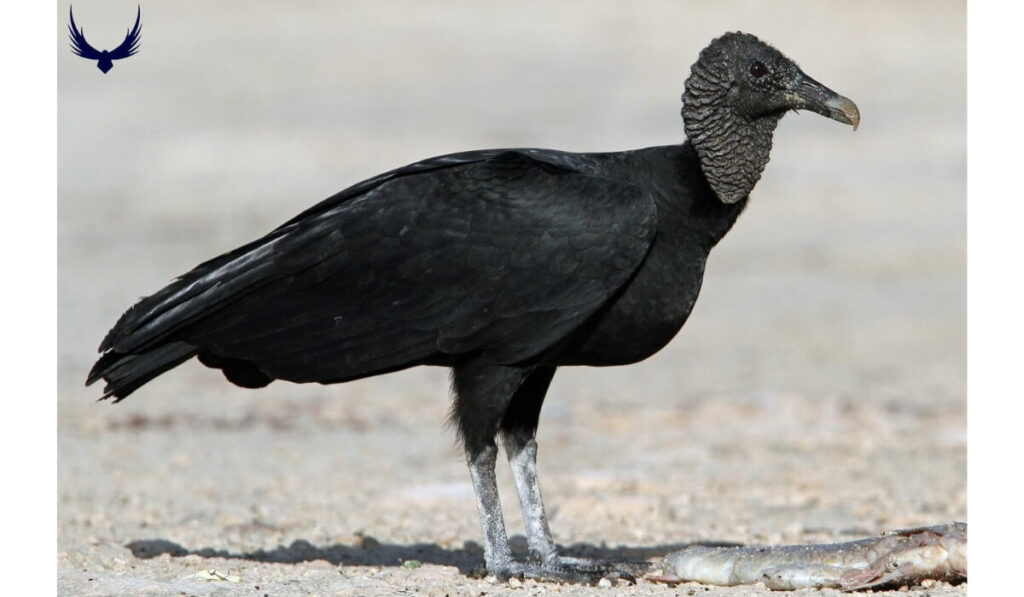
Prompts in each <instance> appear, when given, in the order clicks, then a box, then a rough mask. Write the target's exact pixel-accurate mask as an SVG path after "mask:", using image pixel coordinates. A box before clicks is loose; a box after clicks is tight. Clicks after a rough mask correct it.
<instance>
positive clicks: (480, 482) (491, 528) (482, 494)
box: [468, 443, 512, 574]
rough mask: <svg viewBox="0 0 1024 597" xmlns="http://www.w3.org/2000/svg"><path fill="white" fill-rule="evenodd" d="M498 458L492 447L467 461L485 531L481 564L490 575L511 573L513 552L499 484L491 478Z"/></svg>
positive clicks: (481, 522) (495, 447) (496, 450)
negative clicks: (483, 563) (506, 529)
mask: <svg viewBox="0 0 1024 597" xmlns="http://www.w3.org/2000/svg"><path fill="white" fill-rule="evenodd" d="M497 454H498V448H497V446H495V445H494V444H493V443H492V444H491V445H490V446H488V447H486V448H484V449H483V450H482V451H480V453H479V454H476V455H475V456H471V457H469V458H468V460H469V475H470V477H471V478H472V479H473V491H475V492H476V506H477V509H478V510H479V511H480V526H481V527H483V531H484V562H486V564H487V569H488V570H489V571H491V572H493V573H495V574H500V572H501V571H503V570H511V567H512V552H511V550H510V549H509V546H508V536H507V535H506V534H505V520H504V518H503V517H502V514H501V500H500V499H498V483H497V480H496V479H495V477H494V464H495V462H496V461H497Z"/></svg>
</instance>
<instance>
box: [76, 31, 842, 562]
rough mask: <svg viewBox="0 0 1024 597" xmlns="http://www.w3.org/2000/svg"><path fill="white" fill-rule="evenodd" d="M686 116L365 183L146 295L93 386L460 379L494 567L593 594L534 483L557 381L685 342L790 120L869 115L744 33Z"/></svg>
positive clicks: (700, 72)
mask: <svg viewBox="0 0 1024 597" xmlns="http://www.w3.org/2000/svg"><path fill="white" fill-rule="evenodd" d="M682 102H683V107H682V116H683V121H684V127H685V130H686V135H687V140H685V141H684V142H683V143H681V144H678V145H668V146H661V147H649V148H645V149H637V150H631V151H620V152H610V153H568V152H563V151H554V150H549V149H492V150H483V151H469V152H465V153H456V154H451V155H444V156H440V157H434V158H429V159H426V160H423V161H420V162H416V163H413V164H410V165H407V166H404V167H401V168H398V169H396V170H391V171H390V172H385V173H383V174H380V175H378V176H375V177H373V178H370V179H368V180H365V181H363V182H360V183H358V184H356V185H354V186H351V187H349V188H347V189H345V190H343V191H341V192H339V193H337V194H336V195H333V196H332V197H329V198H327V199H325V200H324V201H321V202H320V203H318V204H316V205H314V206H313V207H311V208H309V209H307V210H306V211H304V212H302V213H300V214H299V215H297V216H295V217H294V218H292V219H291V220H289V221H287V222H285V223H284V224H282V225H281V226H279V227H278V228H276V229H274V230H272V231H271V232H270V233H268V234H267V235H265V236H263V237H262V238H259V239H257V240H254V241H252V242H250V243H248V244H246V245H244V246H242V247H239V248H237V249H235V250H233V251H230V252H228V253H226V254H224V255H221V256H219V257H215V258H213V259H211V260H209V261H206V262H205V263H202V264H200V265H198V266H197V267H196V268H195V269H193V270H192V271H190V272H188V273H186V274H184V275H182V276H181V277H179V278H177V279H175V280H174V281H173V282H172V283H170V284H169V285H168V286H167V287H165V288H163V289H161V290H159V291H157V292H156V293H155V294H153V295H151V296H148V297H145V298H143V299H142V300H140V301H139V302H138V303H137V304H135V305H134V306H133V307H131V308H130V309H128V311H127V312H125V313H124V314H123V315H122V316H121V318H120V319H119V320H118V322H117V324H116V325H115V326H114V327H113V329H111V330H110V332H109V333H108V334H107V336H106V338H104V340H103V342H102V343H101V344H100V348H99V350H100V352H101V353H102V355H101V357H100V358H99V360H98V361H97V363H96V365H95V366H94V367H93V369H92V371H91V372H90V373H89V375H88V381H87V383H89V384H91V383H93V382H95V381H97V380H99V379H100V378H102V379H104V380H106V387H105V388H104V393H103V397H104V398H107V397H110V396H113V397H115V398H116V400H115V401H119V400H121V399H123V398H125V397H126V396H128V395H129V394H131V393H132V392H134V391H135V390H137V389H138V388H139V387H140V386H142V385H143V384H145V383H147V382H148V381H150V380H151V379H153V378H154V377H156V376H158V375H160V374H161V373H163V372H165V371H167V370H169V369H171V368H173V367H176V366H178V365H180V364H181V363H183V362H185V361H187V360H189V359H191V358H192V357H198V359H199V361H200V362H201V363H203V364H204V365H206V366H208V367H214V368H218V369H220V370H222V371H223V373H224V375H225V376H226V377H227V379H228V380H230V381H231V382H233V383H235V384H236V385H239V386H242V387H246V388H259V387H263V386H266V385H267V384H269V383H270V382H271V381H273V380H275V379H283V380H287V381H292V382H299V383H303V382H319V383H323V384H327V383H341V382H345V381H349V380H353V379H358V378H362V377H367V376H371V375H380V374H382V373H389V372H392V371H397V370H400V369H405V368H407V367H413V366H416V365H437V366H444V367H450V368H451V370H452V390H453V392H452V394H453V401H454V404H453V406H452V418H453V421H454V423H455V426H456V429H457V431H458V434H459V437H460V439H461V441H462V444H463V447H464V449H465V453H466V459H467V461H468V464H469V470H470V475H471V477H472V482H473V487H474V489H475V491H476V497H477V504H478V506H479V511H480V520H481V524H482V527H483V536H484V557H485V560H486V566H487V569H488V570H489V571H490V572H491V573H494V574H495V575H497V576H499V577H509V576H512V575H521V576H526V577H531V578H538V579H555V580H594V579H595V575H600V574H602V573H603V571H605V570H606V568H605V567H603V566H602V565H601V564H600V563H596V562H590V561H584V560H580V559H573V558H567V557H562V556H559V554H558V553H557V551H556V549H555V545H554V543H553V542H552V539H551V533H550V531H549V530H548V523H547V519H546V517H545V514H544V507H543V504H542V502H541V492H540V488H539V485H538V482H537V472H536V466H535V464H536V456H537V444H536V442H535V441H534V436H535V432H536V429H537V423H538V417H539V415H540V410H541V404H542V403H543V401H544V396H545V393H546V392H547V389H548V385H549V384H550V383H551V379H552V376H553V375H554V374H555V370H556V369H557V368H558V367H561V366H566V365H590V366H606V365H624V364H628V363H635V362H637V361H640V360H643V359H645V358H647V357H649V356H651V355H652V354H654V353H655V352H657V351H658V350H659V349H661V348H662V347H663V346H665V344H666V343H668V341H669V340H671V339H672V337H673V336H674V335H675V334H676V332H678V331H679V329H680V328H681V327H682V325H683V323H684V322H685V321H686V318H687V316H688V315H689V313H690V310H691V308H692V307H693V304H694V301H695V300H696V299H697V293H698V292H699V290H700V285H701V280H702V277H703V274H704V264H705V261H706V259H707V256H708V252H709V251H710V250H711V248H712V247H714V246H715V244H716V243H717V242H718V241H719V240H720V239H721V238H722V237H723V236H724V235H725V233H726V232H728V230H729V228H730V227H732V225H733V223H734V222H735V221H736V218H737V216H739V214H740V212H741V211H743V208H744V206H745V205H746V203H747V200H748V195H749V193H750V191H751V189H753V187H754V185H755V183H756V182H757V180H758V179H759V178H760V176H761V171H762V170H763V169H764V167H765V165H766V164H767V163H768V154H769V151H770V150H771V146H772V134H773V131H774V130H775V127H776V125H777V124H778V122H779V119H781V118H782V116H783V115H784V114H785V113H786V112H787V111H789V110H810V111H813V112H817V113H818V114H821V115H824V116H827V117H828V118H831V119H834V120H837V121H839V122H842V123H845V124H851V125H853V126H854V127H856V126H857V124H858V122H859V121H860V114H859V112H858V110H857V107H856V106H855V105H854V103H853V102H851V101H850V100H849V99H847V98H845V97H843V96H840V95H838V94H836V93H835V92H833V91H831V90H830V89H828V88H827V87H825V86H824V85H822V84H820V83H818V82H817V81H815V80H814V79H812V78H811V77H809V76H808V75H806V74H804V73H803V72H802V71H801V70H800V68H799V67H797V65H796V64H794V63H793V62H792V61H791V60H789V59H788V58H786V57H785V56H783V55H782V53H780V52H779V51H778V50H776V49H775V48H773V47H771V46H770V45H768V44H766V43H764V42H761V41H760V40H758V39H757V38H756V37H754V36H753V35H749V34H745V33H740V32H736V33H727V34H725V35H722V36H721V37H719V38H717V39H715V40H713V41H712V42H711V43H710V45H708V46H707V47H706V48H705V49H704V50H703V51H701V53H700V57H699V58H698V60H697V62H696V63H695V64H694V65H693V67H692V69H691V74H690V76H689V78H688V79H687V81H686V85H685V91H684V93H683V96H682ZM499 436H500V438H501V441H502V443H503V445H504V448H505V451H506V453H507V455H508V460H509V463H510V465H511V468H512V474H513V478H514V481H515V485H516V488H517V491H518V494H519V501H520V504H521V506H522V510H523V518H524V520H525V525H526V536H527V541H528V544H529V548H530V552H531V555H532V557H531V559H530V560H529V561H526V562H522V561H517V560H514V559H513V558H512V555H511V552H510V549H509V545H508V539H507V536H506V532H505V525H504V522H503V519H502V514H501V507H500V503H499V500H498V492H497V486H496V483H495V476H494V467H495V461H496V457H497V451H498V450H497V445H496V439H497V438H498V437H499ZM597 578H599V576H597Z"/></svg>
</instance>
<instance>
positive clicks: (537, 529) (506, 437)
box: [503, 432, 558, 563]
mask: <svg viewBox="0 0 1024 597" xmlns="http://www.w3.org/2000/svg"><path fill="white" fill-rule="evenodd" d="M503 443H504V445H505V453H506V454H507V455H508V464H509V467H511V469H512V480H513V481H514V482H515V484H516V492H517V493H518V494H519V505H520V507H522V509H523V523H524V525H525V526H526V541H527V543H528V544H529V546H530V553H531V554H533V555H534V557H536V558H538V559H539V560H540V561H541V562H545V563H556V562H557V560H558V552H557V551H556V550H555V543H554V541H552V540H551V530H550V529H549V528H548V519H547V516H546V515H545V514H544V500H543V498H542V497H541V495H540V483H538V482H537V441H536V440H534V439H533V438H532V437H530V438H528V439H527V440H526V441H522V438H521V437H518V436H517V434H514V433H508V432H506V433H504V434H503Z"/></svg>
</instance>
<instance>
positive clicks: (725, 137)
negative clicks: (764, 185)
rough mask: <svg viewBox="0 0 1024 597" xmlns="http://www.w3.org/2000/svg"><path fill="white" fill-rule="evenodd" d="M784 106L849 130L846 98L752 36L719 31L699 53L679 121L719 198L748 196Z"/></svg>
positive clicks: (852, 109)
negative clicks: (805, 111) (720, 34)
mask: <svg viewBox="0 0 1024 597" xmlns="http://www.w3.org/2000/svg"><path fill="white" fill-rule="evenodd" d="M789 110H811V111H813V112H817V113H818V114H821V115H823V116H826V117H828V118H831V119H833V120H837V121H839V122H842V123H844V124H850V125H853V128H854V130H856V129H857V125H858V124H859V123H860V112H859V111H858V110H857V106H856V105H855V104H854V103H853V102H852V101H850V100H849V99H847V98H845V97H843V96H841V95H839V94H837V93H835V92H834V91H832V90H831V89H829V88H827V87H825V86H824V85H822V84H821V83H818V82H817V81H815V80H814V79H812V78H811V77H809V76H807V75H806V74H805V73H804V72H803V71H801V70H800V67H798V66H797V65H796V63H794V62H793V61H792V60H790V59H789V58H786V57H785V56H783V55H782V53H781V52H779V51H778V50H776V49H775V48H773V47H771V46H770V45H768V44H766V43H764V42H762V41H760V40H759V39H757V38H756V37H754V36H753V35H749V34H746V33H739V32H736V33H726V34H725V35H723V36H721V37H719V38H718V39H716V40H714V41H712V42H711V43H710V44H709V45H708V47H706V48H704V50H703V51H701V53H700V57H699V58H698V59H697V62H696V63H694V65H693V67H692V68H691V69H690V77H689V78H688V79H687V80H686V90H685V91H684V92H683V109H682V114H683V126H684V127H685V129H686V135H687V137H689V139H690V142H691V143H692V144H693V146H694V148H695V149H696V150H697V155H698V156H699V157H700V163H701V168H702V169H703V171H704V175H705V176H706V177H707V179H708V182H709V183H710V184H711V188H712V189H713V190H714V192H715V194H716V195H718V198H719V199H720V200H721V201H723V202H724V203H735V202H737V201H740V200H742V199H743V198H745V197H746V196H747V195H749V194H750V191H751V190H752V189H753V188H754V185H755V184H756V183H757V181H758V179H759V178H761V172H762V171H763V170H764V167H765V165H766V164H767V163H768V154H769V152H770V151H771V148H772V133H773V132H774V131H775V126H776V125H777V124H778V123H779V119H780V118H782V116H783V115H784V114H785V113H786V112H787V111H789Z"/></svg>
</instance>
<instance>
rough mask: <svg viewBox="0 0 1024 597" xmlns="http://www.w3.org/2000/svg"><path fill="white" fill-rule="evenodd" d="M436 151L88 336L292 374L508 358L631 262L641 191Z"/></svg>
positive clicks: (646, 217)
mask: <svg viewBox="0 0 1024 597" xmlns="http://www.w3.org/2000/svg"><path fill="white" fill-rule="evenodd" d="M529 151H532V152H534V153H528V152H526V151H501V152H477V153H474V154H459V155H457V156H442V157H441V158H433V159H432V160H427V161H425V162H421V163H417V164H413V165H411V166H407V167H405V168H403V169H399V170H396V171H392V172H390V173H385V174H383V175H381V176H379V177H376V178H375V179H371V181H375V182H374V183H373V184H367V183H361V184H360V185H356V187H353V189H356V188H360V189H361V190H360V192H358V193H355V192H353V191H351V189H350V190H347V191H343V192H342V193H339V194H338V195H336V196H334V197H332V198H331V199H328V200H326V201H324V202H322V203H321V204H319V205H317V206H314V207H313V208H311V209H310V210H307V211H306V212H303V213H304V215H300V217H297V218H293V219H292V220H290V221H289V222H287V223H286V224H285V225H283V226H281V227H279V228H278V229H276V230H275V231H273V232H272V233H271V234H269V235H267V236H266V237H264V238H263V239H260V240H259V241H255V242H254V243H250V244H249V245H246V246H245V247H241V248H240V249H237V250H236V251H233V252H231V253H228V254H227V255H225V256H222V257H220V258H217V259H214V260H211V261H209V262H207V263H204V264H201V265H200V266H198V267H197V268H196V269H195V270H193V271H192V272H190V273H189V274H186V275H185V276H182V277H181V278H180V279H179V280H177V281H176V282H175V283H173V284H171V285H170V286H169V287H168V288H165V289H164V290H162V291H160V292H159V293H157V294H156V295H153V296H152V297H149V298H147V299H144V300H143V301H141V302H140V303H139V304H138V305H136V306H135V307H133V308H132V309H131V310H129V312H127V313H126V314H125V315H124V316H122V319H121V321H119V322H118V324H117V325H116V326H115V328H114V329H113V330H111V332H110V334H108V337H107V338H106V339H105V340H104V343H103V345H102V348H101V350H108V351H115V352H119V353H131V352H137V351H147V350H153V349H155V348H157V347H159V346H160V345H163V344H166V343H169V342H183V343H185V344H187V345H190V346H195V347H201V348H202V349H203V350H204V351H207V352H210V353H213V354H216V355H220V356H223V357H228V358H232V359H241V360H244V361H248V362H251V363H254V364H255V365H256V366H257V367H258V368H259V369H260V371H262V372H264V373H266V374H267V375H268V376H271V377H275V378H280V379H288V380H292V381H331V380H341V379H349V378H353V377H358V376H362V375H367V374H371V373H374V372H378V371H382V370H388V369H393V368H396V367H399V366H405V365H408V364H414V363H415V362H421V361H424V360H429V359H431V358H432V357H433V356H436V355H438V354H442V355H444V354H448V355H457V354H463V353H477V354H481V355H483V356H484V358H487V359H489V360H491V361H492V362H505V363H512V362H520V361H523V360H527V359H530V358H533V357H536V356H538V355H540V354H541V353H543V352H544V351H545V350H547V349H549V348H551V347H552V346H554V345H555V344H556V343H557V342H559V341H560V340H561V339H563V338H565V337H566V336H567V335H568V334H570V333H571V332H572V331H573V330H574V329H575V328H577V327H578V326H580V325H581V324H582V323H583V322H584V321H585V320H586V319H587V318H588V317H590V316H591V315H592V314H593V313H595V312H596V311H597V310H598V309H599V308H600V307H601V306H602V305H603V304H605V303H606V302H607V301H608V300H609V298H611V297H612V296H613V295H614V294H615V293H616V292H617V291H618V290H619V289H620V288H622V287H623V285H624V284H625V283H626V282H627V281H628V279H629V278H630V276H631V275H632V274H633V273H634V272H635V270H636V269H637V268H638V267H639V265H640V264H641V263H642V261H643V259H644V258H645V256H646V253H647V250H648V248H649V246H650V243H651V240H652V239H653V236H654V230H655V220H656V213H655V208H654V202H653V200H652V198H651V197H650V196H649V195H647V194H646V193H645V192H644V191H642V190H641V189H639V188H637V187H636V186H634V185H631V184H627V183H624V182H620V181H614V180H609V179H605V178H600V177H598V176H595V175H593V174H592V173H588V172H587V168H586V162H585V160H584V161H579V162H578V165H579V168H577V169H576V170H573V169H570V168H569V166H570V165H572V164H573V161H572V160H570V159H569V158H568V157H566V156H572V155H574V154H561V153H559V152H546V153H538V151H539V150H529Z"/></svg>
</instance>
